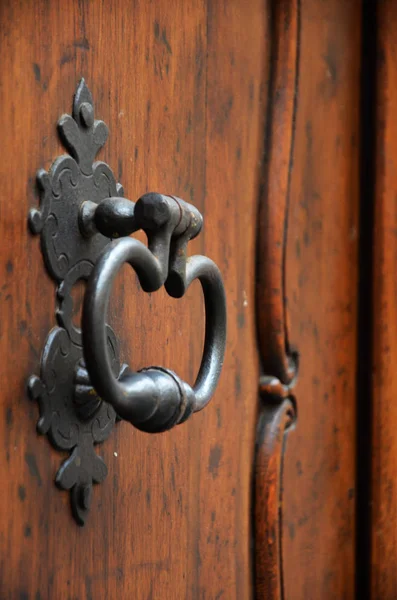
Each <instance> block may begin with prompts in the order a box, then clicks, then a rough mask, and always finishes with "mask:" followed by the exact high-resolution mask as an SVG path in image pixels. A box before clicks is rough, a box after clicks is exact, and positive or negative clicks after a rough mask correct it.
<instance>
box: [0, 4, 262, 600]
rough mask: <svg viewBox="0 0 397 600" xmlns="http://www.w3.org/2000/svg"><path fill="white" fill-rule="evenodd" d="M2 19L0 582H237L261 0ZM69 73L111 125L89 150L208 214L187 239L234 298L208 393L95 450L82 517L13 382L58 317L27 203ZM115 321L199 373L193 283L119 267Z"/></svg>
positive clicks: (99, 8)
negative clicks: (172, 289) (100, 143)
mask: <svg viewBox="0 0 397 600" xmlns="http://www.w3.org/2000/svg"><path fill="white" fill-rule="evenodd" d="M0 23H1V37H0V50H1V56H2V65H3V68H2V74H1V76H0V121H1V123H2V124H3V127H2V147H3V153H2V161H1V167H0V171H1V179H2V182H3V193H2V198H1V201H0V232H1V239H2V252H1V256H0V269H1V274H2V282H1V286H2V287H1V294H0V314H1V324H0V352H1V355H2V357H4V358H3V360H2V361H1V367H0V383H1V386H0V406H1V409H0V439H1V440H2V442H1V444H2V452H1V453H0V478H1V481H2V492H1V495H0V515H1V516H0V547H1V558H0V561H1V562H0V572H1V576H0V595H1V597H2V598H21V599H22V598H35V599H36V600H38V599H39V598H57V599H60V600H61V599H72V598H79V599H82V598H87V599H89V598H95V599H98V598H116V597H119V598H137V599H138V598H145V599H147V598H164V599H166V598H170V599H171V598H172V599H173V598H192V599H193V598H221V597H223V598H228V599H229V598H230V599H232V598H239V599H240V598H248V597H249V596H250V590H251V581H250V548H249V509H250V478H251V465H252V458H253V445H254V430H255V418H256V415H255V413H256V398H257V381H258V367H257V360H256V354H255V353H256V348H255V324H254V260H255V247H254V245H255V219H256V198H257V180H256V172H257V168H256V165H257V157H258V151H259V147H260V144H261V139H260V132H261V127H260V126H259V125H260V122H261V119H262V107H261V98H260V89H261V85H262V81H263V77H264V76H263V73H264V66H263V65H264V64H265V63H266V60H267V59H268V57H267V46H268V40H267V36H266V31H267V29H266V5H264V3H263V2H262V1H261V0H249V2H241V1H238V0H233V1H231V2H230V1H226V0H225V1H219V2H209V1H208V2H205V1H204V0H201V1H199V2H182V1H176V0H173V1H172V2H170V1H165V0H164V1H157V2H150V3H147V2H142V1H140V0H114V1H112V2H105V3H98V2H92V1H89V0H87V1H81V0H80V1H79V0H66V1H63V2H60V1H57V0H55V1H54V2H51V3H48V2H46V1H45V0H42V1H41V0H38V1H37V2H34V3H33V2H30V3H26V2H24V1H23V0H19V1H14V0H4V1H3V2H1V5H0ZM82 76H83V77H84V78H85V79H86V81H87V83H88V85H89V87H90V89H91V91H92V93H93V97H94V102H95V105H96V114H97V115H98V117H99V118H103V119H104V120H105V121H106V123H107V124H108V125H109V128H110V139H109V141H108V143H107V145H106V147H105V149H104V151H103V152H102V153H101V155H100V158H101V159H103V160H105V161H106V162H108V163H109V164H110V165H111V166H112V167H113V169H114V171H115V174H116V176H117V177H118V179H119V180H120V181H121V182H122V183H123V185H124V188H125V192H126V196H127V197H130V198H131V199H135V198H137V197H138V196H139V195H141V194H142V193H144V192H146V191H149V190H158V191H164V192H166V193H167V192H168V193H174V194H176V195H179V196H181V197H182V198H186V199H187V200H188V201H191V202H193V203H194V204H195V205H196V206H197V207H198V208H199V210H201V211H202V212H203V214H204V217H205V228H204V232H203V234H202V235H201V236H200V237H199V238H198V239H197V240H196V241H194V242H193V243H192V252H203V253H206V254H208V255H209V256H210V257H211V258H212V259H214V260H215V261H216V262H217V263H218V264H219V266H220V268H221V271H222V272H223V274H224V279H225V286H226V291H227V303H228V344H227V351H226V359H225V365H224V370H223V375H222V377H221V382H220V385H219V388H218V391H217V393H216V396H215V398H214V400H213V402H212V404H211V405H210V406H209V407H208V408H207V410H206V411H204V412H203V413H202V414H199V415H196V416H195V417H194V418H193V419H192V420H191V421H189V422H188V423H186V424H185V425H184V426H181V427H180V428H178V429H176V430H173V431H171V432H169V433H165V434H161V435H158V436H149V435H146V434H143V433H140V432H138V431H136V430H134V429H133V428H131V427H130V426H129V425H127V424H125V423H121V424H120V425H118V427H117V431H115V432H114V433H113V434H112V436H111V438H110V439H109V440H108V441H107V442H106V443H105V444H104V445H103V446H102V447H101V448H100V453H101V455H102V456H103V457H104V459H105V461H106V463H107V464H108V467H109V475H108V477H107V479H106V481H105V482H104V483H103V484H101V485H100V486H98V487H97V488H95V490H94V498H93V504H92V508H91V514H90V516H89V519H88V522H87V524H86V526H85V527H84V529H80V528H78V527H77V526H76V525H75V524H74V522H73V520H72V517H71V515H70V510H69V505H68V497H67V493H61V492H59V491H58V490H57V489H56V488H55V486H54V483H53V479H54V475H55V472H56V469H57V466H58V464H59V459H60V456H59V455H58V454H57V453H55V452H54V451H50V447H49V444H48V442H47V440H46V439H44V438H38V437H37V435H36V432H35V423H36V420H37V416H38V410H37V407H36V406H35V405H33V404H31V403H30V402H29V400H28V398H27V395H26V389H25V383H26V380H27V377H28V376H29V375H30V374H31V373H33V372H37V370H38V367H39V359H40V351H41V348H42V346H43V343H44V340H45V338H46V335H47V332H48V331H49V329H50V328H51V327H52V326H53V325H54V324H55V320H54V307H55V299H54V285H53V283H52V282H51V281H50V280H49V278H48V277H47V275H46V272H45V269H44V266H43V262H42V258H41V253H40V248H39V244H38V240H37V239H35V238H32V237H31V236H29V234H28V232H27V213H28V209H29V207H31V206H35V205H36V204H37V192H36V189H35V183H34V181H35V173H36V170H37V169H38V168H40V167H44V168H48V167H49V165H50V164H51V162H52V160H53V159H54V158H55V157H56V156H57V155H58V154H59V152H60V151H61V148H60V145H59V143H58V141H57V135H56V129H55V124H56V122H57V119H58V117H59V116H60V114H61V113H62V112H70V109H71V101H72V95H73V93H74V90H75V87H76V84H77V82H78V81H79V80H80V78H81V77H82ZM111 323H112V325H113V326H114V327H115V329H116V331H117V332H118V334H119V335H120V338H121V342H122V352H123V358H124V359H126V360H127V361H128V362H129V363H130V365H131V366H132V367H133V368H140V367H142V366H145V365H149V364H163V365H165V366H167V367H170V368H172V369H175V370H177V371H178V373H179V374H180V375H181V376H182V377H184V378H186V379H187V380H188V381H190V382H192V381H193V378H194V375H195V371H196V369H197V367H198V364H199V360H200V354H201V349H202V338H203V335H202V329H203V307H202V302H201V299H200V297H199V294H198V288H197V286H193V289H192V290H191V291H190V292H189V293H188V295H187V297H186V299H184V300H183V301H179V302H176V301H173V300H170V299H168V298H167V297H166V295H165V294H164V293H160V292H159V293H158V294H154V295H152V296H150V297H147V296H146V295H144V294H143V293H142V292H141V291H140V290H139V289H138V286H137V284H136V283H135V281H134V279H133V277H132V275H131V273H130V271H129V270H127V269H125V270H123V272H122V274H121V276H120V277H119V278H118V284H117V286H116V289H115V292H114V294H113V305H112V310H111Z"/></svg>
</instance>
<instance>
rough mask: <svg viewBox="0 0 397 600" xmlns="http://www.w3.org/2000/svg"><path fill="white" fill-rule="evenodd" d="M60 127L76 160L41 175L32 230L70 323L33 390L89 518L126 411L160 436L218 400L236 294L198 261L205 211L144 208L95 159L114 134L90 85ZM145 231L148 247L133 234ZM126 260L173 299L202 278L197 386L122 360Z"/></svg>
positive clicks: (54, 337) (148, 286)
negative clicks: (118, 283) (113, 320)
mask: <svg viewBox="0 0 397 600" xmlns="http://www.w3.org/2000/svg"><path fill="white" fill-rule="evenodd" d="M58 129H59V134H60V137H61V140H62V141H63V143H64V145H65V146H66V148H67V149H68V150H69V152H70V155H64V156H61V157H59V158H57V159H56V160H55V162H54V163H53V165H52V166H51V168H50V170H49V172H48V173H47V172H46V171H44V170H40V171H39V172H38V175H37V181H38V186H39V191H40V208H39V209H31V211H30V213H29V225H30V228H31V230H32V232H33V233H35V234H40V237H41V247H42V252H43V258H44V261H45V264H46V267H47V269H48V271H49V273H50V275H51V276H52V277H53V279H54V280H55V281H56V282H57V284H58V292H57V303H58V306H57V310H56V316H57V320H58V327H55V328H54V329H53V330H52V331H51V332H50V333H49V335H48V337H47V341H46V343H45V346H44V350H43V354H42V359H41V373H40V377H37V376H36V375H32V376H31V377H30V379H29V383H28V388H29V391H30V395H31V397H32V398H33V399H35V400H37V401H38V403H39V409H40V418H39V421H38V424H37V430H38V432H39V433H41V434H47V435H48V437H49V439H50V441H51V443H52V444H53V445H54V446H55V447H56V448H57V449H59V450H69V451H70V452H71V455H70V456H69V458H67V459H66V461H64V463H63V464H62V465H61V467H60V469H59V471H58V473H57V476H56V483H57V485H58V486H59V487H61V488H62V489H69V490H70V491H71V504H72V510H73V514H74V517H75V519H76V520H77V522H78V523H79V524H80V525H82V524H84V521H85V518H86V516H87V513H88V510H89V506H90V500H91V496H92V484H93V483H99V482H100V481H103V479H104V478H105V477H106V474H107V468H106V465H105V463H104V462H103V460H102V459H101V458H100V457H99V456H98V455H97V454H96V453H95V451H94V449H93V446H94V444H98V443H101V442H103V441H104V440H105V439H106V438H107V437H108V436H109V435H110V432H111V430H112V428H113V425H114V423H115V421H116V420H117V419H118V418H122V419H125V420H127V421H129V422H130V423H132V424H133V425H134V426H135V427H137V428H138V429H141V430H143V431H147V432H150V433H156V432H160V431H165V430H167V429H171V428H172V427H173V426H174V425H177V424H179V423H182V422H184V421H185V420H186V419H187V418H188V417H189V416H190V415H191V414H192V413H193V412H197V411H199V410H201V409H203V408H204V407H205V406H206V404H207V403H208V402H209V400H210V399H211V396H212V395H213V393H214V391H215V388H216V385H217V383H218V379H219V376H220V372H221V368H222V363H223V357H224V351H225V343H226V299H225V291H224V287H223V283H222V278H221V275H220V272H219V269H218V267H217V266H216V265H215V263H214V262H213V261H211V260H210V259H209V258H207V257H205V256H192V257H190V258H188V257H187V245H188V243H189V241H190V240H191V239H192V238H194V237H195V236H196V235H198V234H199V233H200V230H201V228H202V225H203V219H202V216H201V215H200V213H199V211H198V210H197V209H196V208H195V207H194V206H192V205H191V204H188V203H186V202H184V201H183V200H181V199H180V198H176V197H175V196H166V195H162V194H158V193H150V194H145V195H144V196H142V197H141V198H139V200H138V201H137V202H136V203H134V202H132V201H130V200H127V199H125V198H123V188H122V186H121V185H120V184H118V183H116V180H115V178H114V176H113V173H112V171H111V169H110V167H109V166H108V165H107V164H105V163H103V162H94V159H95V156H96V154H97V152H98V151H99V150H100V148H101V147H102V146H103V145H104V143H105V142H106V139H107V136H108V130H107V127H106V125H105V123H103V121H97V120H95V118H94V106H93V102H92V97H91V93H90V92H89V90H88V88H87V86H86V84H85V82H84V80H82V81H81V82H80V84H79V86H78V88H77V91H76V95H75V98H74V103H73V116H70V115H63V116H62V117H61V119H60V121H59V123H58ZM140 229H142V230H143V231H145V233H146V235H147V238H148V246H147V247H146V246H145V245H144V244H142V243H141V242H139V241H138V240H136V239H134V238H130V237H127V236H129V235H130V234H131V233H134V232H135V231H138V230H140ZM109 238H110V239H109ZM111 238H113V241H111ZM114 238H116V239H114ZM117 238H122V239H117ZM125 262H128V263H129V264H130V265H131V266H132V268H133V269H134V270H135V272H136V273H137V275H138V278H139V281H140V283H141V286H142V288H143V290H144V291H147V292H154V291H156V290H158V289H159V288H160V287H162V286H163V285H164V286H165V288H166V290H167V292H168V294H169V295H170V296H173V297H175V298H180V297H181V296H183V295H184V293H185V291H186V290H187V289H188V287H189V285H190V284H191V282H192V281H193V280H194V279H199V281H200V283H201V286H202V290H203V295H204V301H205V311H206V323H205V343H204V352H203V358H202V362H201V366H200V370H199V374H198V376H197V380H196V383H195V384H194V386H193V387H191V386H190V385H189V384H187V383H185V382H183V381H182V380H181V379H180V378H179V377H178V376H177V375H176V374H175V373H173V372H172V371H170V370H168V369H165V368H163V367H159V366H152V367H149V368H147V369H142V370H141V371H139V372H136V373H134V372H132V371H131V370H130V369H129V367H128V366H127V365H121V364H120V361H119V358H118V343H117V340H116V336H115V334H114V332H113V330H112V329H111V327H110V326H109V325H108V324H107V323H106V312H107V305H108V302H109V297H110V293H111V286H112V282H113V280H114V278H115V276H116V274H117V272H118V270H119V269H120V268H121V266H122V265H123V264H124V263H125ZM80 279H84V280H86V281H87V287H86V292H85V299H84V308H83V317H82V327H81V329H80V328H79V327H76V325H74V323H73V321H72V314H73V300H72V296H71V291H72V288H73V286H74V284H75V283H76V282H77V281H78V280H80Z"/></svg>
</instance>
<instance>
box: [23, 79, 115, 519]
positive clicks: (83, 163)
mask: <svg viewBox="0 0 397 600" xmlns="http://www.w3.org/2000/svg"><path fill="white" fill-rule="evenodd" d="M58 131H59V135H60V138H61V140H62V142H63V144H64V146H65V147H66V148H67V150H68V151H69V152H70V155H63V156H60V157H58V158H57V159H56V160H55V162H54V163H53V165H52V166H51V168H50V170H49V171H48V172H47V171H45V170H44V169H41V170H40V171H39V172H38V174H37V182H38V187H39V192H40V207H39V209H31V210H30V213H29V225H30V229H31V231H32V233H33V234H40V239H41V249H42V253H43V258H44V261H45V264H46V267H47V270H48V272H49V274H50V275H51V277H52V278H53V279H54V280H55V281H56V283H57V284H58V289H57V308H56V318H57V322H58V327H54V329H52V331H50V333H49V334H48V337H47V340H46V343H45V346H44V350H43V354H42V358H41V371H40V377H37V376H36V375H32V376H31V377H30V379H29V383H28V387H29V391H30V395H31V397H32V398H33V399H35V400H37V401H38V404H39V409H40V418H39V420H38V423H37V430H38V432H39V433H40V434H47V436H48V438H49V440H50V442H51V444H52V445H53V446H54V447H55V448H57V449H58V450H68V451H70V452H71V454H70V456H69V458H67V459H66V460H65V461H64V462H63V463H62V465H61V466H60V468H59V471H58V473H57V476H56V483H57V485H58V486H59V487H60V488H62V489H65V490H70V492H71V503H72V510H73V515H74V517H75V519H76V521H77V522H78V523H79V524H80V525H83V524H84V521H85V518H86V516H87V512H88V510H89V506H90V499H91V495H92V484H93V483H99V482H101V481H103V480H104V479H105V477H106V474H107V467H106V465H105V463H104V462H103V460H102V459H101V458H100V457H99V456H98V455H97V454H96V452H95V450H94V445H95V444H99V443H101V442H103V441H104V440H105V439H106V438H107V437H108V436H109V434H110V432H111V430H112V428H113V425H114V423H115V420H116V414H115V411H114V409H113V408H112V406H110V405H109V404H107V403H106V402H103V401H102V400H101V399H100V398H99V397H98V396H96V394H95V391H94V390H93V388H92V387H91V386H90V383H89V381H86V380H85V379H84V373H85V371H84V368H80V367H83V366H84V365H83V348H82V337H81V331H80V329H79V328H78V327H76V325H74V323H73V320H72V316H73V299H72V295H71V292H72V289H73V286H74V285H75V284H76V282H77V281H78V280H81V279H83V280H86V279H87V278H88V277H89V275H90V273H91V271H92V269H93V267H94V264H95V261H96V259H97V258H98V256H99V254H100V253H101V251H102V250H103V248H104V247H105V246H106V245H107V244H108V243H109V239H108V238H106V237H104V236H103V235H101V234H100V233H96V234H94V235H93V236H91V237H89V238H88V237H84V236H83V235H82V233H81V231H80V230H79V219H78V215H79V209H80V206H81V204H82V202H84V201H85V200H90V201H91V202H95V203H97V204H98V203H99V202H100V201H101V200H103V199H105V198H108V197H110V196H122V195H123V189H122V186H121V185H119V184H117V182H116V180H115V178H114V175H113V173H112V171H111V169H110V167H109V166H108V165H107V164H105V163H104V162H94V160H95V156H96V154H97V153H98V151H99V150H100V149H101V148H102V146H103V145H104V144H105V142H106V140H107V137H108V129H107V126H106V125H105V123H104V122H103V121H96V120H95V119H94V106H93V102H92V96H91V93H90V91H89V90H88V88H87V86H86V84H85V82H84V80H82V81H81V82H80V84H79V86H78V88H77V91H76V94H75V98H74V103H73V116H70V115H63V116H62V117H61V118H60V120H59V122H58ZM108 346H109V356H110V357H111V358H112V360H113V368H114V372H115V375H116V376H117V375H118V374H119V372H120V364H119V357H118V348H117V343H116V338H115V335H114V333H113V331H112V329H111V328H110V327H109V326H108ZM76 385H77V388H78V390H79V394H78V395H77V396H76V395H75V386H76Z"/></svg>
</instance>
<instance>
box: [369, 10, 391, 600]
mask: <svg viewBox="0 0 397 600" xmlns="http://www.w3.org/2000/svg"><path fill="white" fill-rule="evenodd" d="M377 13H378V14H377V32H376V39H377V49H376V75H377V76H376V79H374V80H373V85H376V106H374V110H373V115H374V116H375V135H376V146H375V149H374V156H375V162H374V165H375V207H374V208H375V210H374V231H373V235H374V246H373V247H374V254H373V329H372V336H373V346H372V348H373V354H372V440H369V442H370V443H372V482H371V498H370V500H371V502H370V507H371V509H370V511H371V533H372V535H371V538H372V539H371V546H372V549H371V563H370V564H371V566H370V568H371V579H372V581H371V598H373V599H374V600H375V599H379V600H380V599H382V600H388V599H389V598H390V599H391V598H395V597H396V596H397V574H396V569H395V556H396V552H397V531H396V521H397V478H396V464H397V439H396V427H397V410H396V395H397V372H396V360H397V302H396V300H397V284H396V269H397V238H396V231H397V229H396V228H397V204H396V189H397V145H396V136H395V132H396V131H397V40H396V35H395V33H396V27H397V6H396V4H395V2H392V1H391V0H388V1H385V2H380V3H378V5H377Z"/></svg>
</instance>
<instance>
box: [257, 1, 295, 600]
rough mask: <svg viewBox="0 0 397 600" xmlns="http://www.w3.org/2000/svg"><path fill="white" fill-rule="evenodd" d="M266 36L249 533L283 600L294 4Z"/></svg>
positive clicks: (290, 408) (269, 591)
mask: <svg viewBox="0 0 397 600" xmlns="http://www.w3.org/2000/svg"><path fill="white" fill-rule="evenodd" d="M270 31H271V53H270V63H269V65H268V71H266V75H267V79H268V81H269V83H268V87H267V88H266V90H265V92H266V94H267V97H266V99H267V104H266V106H267V110H266V123H265V140H264V160H263V167H262V178H261V185H260V189H259V214H258V240H257V290H256V302H257V323H258V341H259V351H260V359H261V377H260V385H259V393H260V398H261V404H260V411H259V419H258V431H257V440H256V455H255V470H254V532H253V533H254V539H255V593H256V597H257V598H258V600H259V599H264V600H265V599H272V600H281V599H282V598H284V568H285V562H284V560H283V551H282V537H283V530H282V520H283V464H284V455H285V446H286V438H287V431H288V430H290V429H291V426H292V424H294V423H295V419H296V405H295V401H294V400H293V399H292V398H291V394H292V393H293V391H292V390H293V387H294V383H295V379H296V375H297V367H298V355H297V352H296V349H295V350H294V349H293V348H292V347H291V344H290V338H289V326H288V325H289V324H288V319H287V305H286V300H287V296H286V287H285V284H286V281H285V268H286V264H285V261H286V239H287V232H288V220H289V212H290V211H289V208H290V183H291V166H292V159H293V155H294V141H295V130H294V123H295V119H296V108H297V99H298V96H299V86H298V84H299V47H300V39H299V38H300V2H299V0H283V1H281V2H273V3H272V7H271V20H270Z"/></svg>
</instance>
